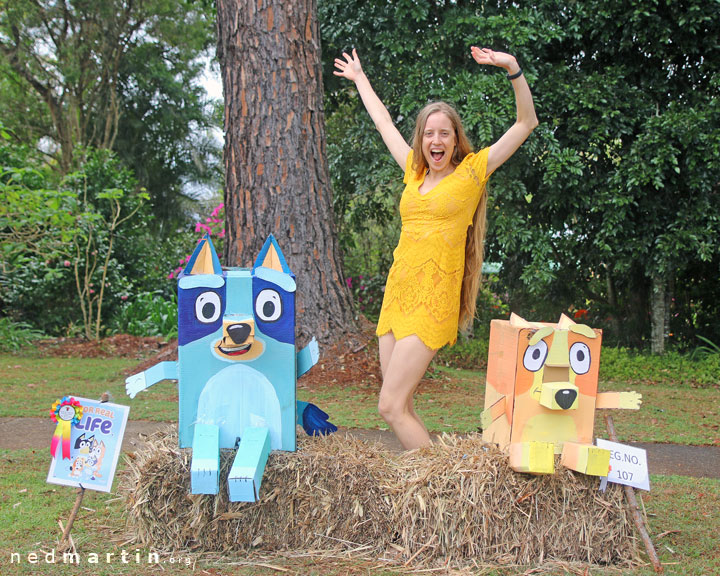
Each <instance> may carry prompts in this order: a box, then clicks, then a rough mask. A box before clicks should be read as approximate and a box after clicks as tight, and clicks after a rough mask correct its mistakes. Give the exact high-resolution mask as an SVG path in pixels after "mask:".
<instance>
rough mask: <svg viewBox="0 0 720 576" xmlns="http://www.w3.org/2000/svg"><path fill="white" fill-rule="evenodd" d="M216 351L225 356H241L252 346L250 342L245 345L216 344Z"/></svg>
mask: <svg viewBox="0 0 720 576" xmlns="http://www.w3.org/2000/svg"><path fill="white" fill-rule="evenodd" d="M217 348H218V351H219V352H220V353H222V354H225V355H226V356H242V355H243V354H247V352H249V351H250V348H252V344H247V345H246V346H218V347H217Z"/></svg>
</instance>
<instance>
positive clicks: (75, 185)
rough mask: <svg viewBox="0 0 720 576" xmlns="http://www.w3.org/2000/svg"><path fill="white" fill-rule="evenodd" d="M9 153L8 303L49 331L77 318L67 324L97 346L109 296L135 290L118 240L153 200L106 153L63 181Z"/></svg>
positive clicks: (3, 210) (2, 232) (3, 186)
mask: <svg viewBox="0 0 720 576" xmlns="http://www.w3.org/2000/svg"><path fill="white" fill-rule="evenodd" d="M4 138H9V136H7V135H5V136H4ZM6 150H7V146H0V157H2V158H3V159H4V160H6V162H7V161H11V162H12V164H15V165H14V166H13V165H9V164H8V163H5V165H4V167H3V169H2V170H0V196H1V197H2V199H3V201H2V202H0V240H1V241H2V244H1V246H2V255H3V259H2V271H1V276H0V280H1V281H2V284H3V288H4V289H3V294H4V296H3V299H4V300H9V302H8V304H9V308H10V309H11V313H12V315H14V316H16V317H19V319H22V320H29V321H32V322H33V324H34V325H36V326H40V327H42V328H43V329H50V330H52V329H53V326H57V317H61V316H62V313H61V311H62V309H63V308H65V309H66V310H70V311H71V312H70V314H69V315H68V316H66V317H65V321H66V322H68V323H72V322H75V321H77V322H78V323H79V324H80V325H81V326H82V330H83V333H84V335H85V337H87V338H88V339H91V338H92V339H97V338H99V337H100V335H101V332H102V327H103V316H107V314H105V315H104V314H103V312H104V304H105V303H106V301H107V293H108V292H110V291H112V292H116V293H117V292H118V288H120V290H122V288H123V287H124V286H127V285H128V284H129V281H128V279H127V278H125V277H124V275H123V266H122V264H121V263H120V262H118V260H117V258H116V255H115V253H114V251H115V249H116V241H117V238H118V233H119V231H120V228H121V226H122V225H123V224H125V223H126V222H127V221H128V220H130V219H131V218H133V217H134V216H136V215H137V214H138V212H139V211H140V210H141V209H142V208H143V205H144V204H145V202H146V201H147V199H148V197H147V194H146V193H145V192H144V191H142V190H139V189H138V188H137V186H136V183H135V181H134V179H133V178H132V176H131V175H130V174H129V173H128V171H127V170H126V169H123V168H122V167H120V166H119V165H118V163H117V160H115V159H114V158H113V157H112V155H111V154H110V153H109V152H107V151H93V150H88V151H85V152H84V154H83V156H84V157H85V158H86V164H85V165H84V166H83V168H82V169H81V170H78V171H76V172H73V173H71V174H68V175H67V176H65V177H64V178H63V179H62V180H60V181H57V178H56V177H55V175H54V174H53V173H52V172H51V171H50V170H48V169H47V168H46V169H45V170H44V171H43V170H38V169H36V168H34V167H32V166H31V165H30V166H28V165H27V164H29V163H31V162H32V154H30V153H25V154H23V153H18V152H17V151H14V152H10V153H7V152H5V151H6ZM3 152H5V153H3ZM98 168H100V169H98ZM121 186H122V187H121ZM111 287H112V288H113V289H112V290H111ZM73 294H74V297H73V296H72V295H73ZM63 300H65V301H66V302H68V303H67V304H66V305H65V306H63ZM77 310H79V311H80V315H79V317H78V315H77ZM72 311H75V313H74V314H73V313H72Z"/></svg>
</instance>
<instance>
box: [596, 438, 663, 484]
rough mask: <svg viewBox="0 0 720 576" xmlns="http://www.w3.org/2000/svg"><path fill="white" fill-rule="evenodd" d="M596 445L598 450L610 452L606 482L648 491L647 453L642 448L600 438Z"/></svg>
mask: <svg viewBox="0 0 720 576" xmlns="http://www.w3.org/2000/svg"><path fill="white" fill-rule="evenodd" d="M596 444H597V447H598V448H604V449H605V450H610V473H609V474H608V477H607V479H608V482H614V483H616V484H625V485H627V486H632V487H633V488H640V489H642V490H650V475H649V474H648V465H647V452H645V450H644V449H643V448H635V447H634V446H627V445H625V444H618V443H617V442H610V441H609V440H603V439H602V438H598V439H597V442H596Z"/></svg>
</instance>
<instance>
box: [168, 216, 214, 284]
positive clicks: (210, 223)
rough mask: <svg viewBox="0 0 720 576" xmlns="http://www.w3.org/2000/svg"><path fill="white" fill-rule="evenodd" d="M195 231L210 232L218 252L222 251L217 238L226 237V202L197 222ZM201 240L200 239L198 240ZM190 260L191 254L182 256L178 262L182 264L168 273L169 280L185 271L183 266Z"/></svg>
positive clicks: (203, 233)
mask: <svg viewBox="0 0 720 576" xmlns="http://www.w3.org/2000/svg"><path fill="white" fill-rule="evenodd" d="M195 232H197V233H199V234H201V235H203V236H204V235H205V234H209V235H210V237H212V238H215V240H216V241H215V242H214V244H215V249H216V250H217V251H218V252H221V251H222V248H221V246H219V245H218V244H219V242H217V240H222V239H223V238H225V204H224V203H222V202H221V203H220V204H218V205H217V206H216V207H215V208H214V209H213V211H212V212H211V214H210V216H208V217H206V218H204V219H200V221H198V222H195ZM199 241H200V240H198V242H199ZM189 261H190V254H188V255H187V256H185V258H181V259H180V260H179V262H178V263H179V264H180V266H178V267H177V268H175V270H173V271H172V272H170V274H168V276H167V278H168V280H172V279H173V278H177V277H178V276H180V272H182V271H183V268H184V267H185V265H186V264H187V263H188V262H189Z"/></svg>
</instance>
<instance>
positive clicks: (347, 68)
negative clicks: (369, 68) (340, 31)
mask: <svg viewBox="0 0 720 576" xmlns="http://www.w3.org/2000/svg"><path fill="white" fill-rule="evenodd" d="M343 57H344V58H345V60H343V59H342V58H335V68H337V70H334V71H333V74H335V76H342V77H343V78H347V79H348V80H352V81H353V82H355V81H356V80H357V79H358V78H359V77H360V76H362V75H363V74H364V73H363V69H362V66H361V65H360V58H358V55H357V50H355V48H353V51H352V56H350V54H348V53H347V52H343Z"/></svg>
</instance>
